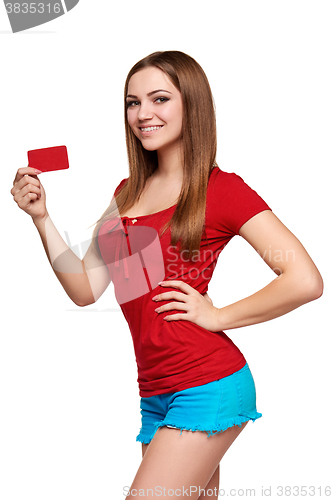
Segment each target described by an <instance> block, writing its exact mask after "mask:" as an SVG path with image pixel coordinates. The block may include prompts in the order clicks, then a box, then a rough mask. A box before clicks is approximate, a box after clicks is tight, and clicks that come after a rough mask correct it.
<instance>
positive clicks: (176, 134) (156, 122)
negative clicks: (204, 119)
mask: <svg viewBox="0 0 333 500" xmlns="http://www.w3.org/2000/svg"><path fill="white" fill-rule="evenodd" d="M152 89H157V90H152ZM133 98H134V99H135V100H133ZM126 102H127V121H128V124H129V126H130V127H131V129H132V131H133V133H134V134H135V136H136V137H137V138H138V139H139V140H140V141H141V143H142V146H143V147H144V148H145V149H146V150H148V151H157V155H158V162H159V166H160V168H161V165H162V157H163V152H164V151H165V150H166V149H167V151H168V156H170V155H173V156H174V158H175V160H176V161H177V162H179V161H181V156H180V153H181V134H182V122H183V120H182V116H183V105H182V97H181V93H180V92H179V90H178V89H177V88H176V87H175V86H174V85H173V84H172V82H171V81H170V79H169V78H168V77H167V75H166V74H165V73H164V72H163V71H161V70H160V69H159V68H152V67H149V68H145V69H143V70H141V71H138V72H137V73H135V74H134V75H133V76H132V78H131V79H130V81H129V84H128V95H127V98H126Z"/></svg>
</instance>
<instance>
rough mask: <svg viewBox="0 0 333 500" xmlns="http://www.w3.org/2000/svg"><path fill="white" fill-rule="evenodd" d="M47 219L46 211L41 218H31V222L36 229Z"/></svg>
mask: <svg viewBox="0 0 333 500" xmlns="http://www.w3.org/2000/svg"><path fill="white" fill-rule="evenodd" d="M48 217H49V214H48V211H46V212H45V214H44V215H42V216H36V217H31V218H32V222H33V223H34V224H35V226H36V227H37V228H38V227H40V226H41V225H44V224H45V221H46V219H47V218H48Z"/></svg>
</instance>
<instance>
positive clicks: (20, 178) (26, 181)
mask: <svg viewBox="0 0 333 500" xmlns="http://www.w3.org/2000/svg"><path fill="white" fill-rule="evenodd" d="M24 172H26V173H24ZM40 185H41V183H40V181H39V179H38V178H37V174H36V172H35V169H34V168H31V167H26V168H19V169H18V171H17V173H16V177H15V179H14V182H13V187H12V189H11V190H10V192H11V194H12V195H13V196H14V198H15V196H16V195H17V194H18V192H19V191H21V190H22V191H24V193H23V195H26V194H27V192H28V191H30V192H32V193H36V194H38V198H40V195H41V189H40ZM15 201H17V200H15Z"/></svg>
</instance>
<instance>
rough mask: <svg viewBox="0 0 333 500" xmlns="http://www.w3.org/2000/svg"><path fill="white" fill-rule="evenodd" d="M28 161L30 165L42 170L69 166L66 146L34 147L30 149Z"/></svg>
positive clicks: (46, 170) (49, 170)
mask: <svg viewBox="0 0 333 500" xmlns="http://www.w3.org/2000/svg"><path fill="white" fill-rule="evenodd" d="M28 161H29V167H32V168H36V169H37V170H41V171H42V172H51V171H52V170H64V169H65V168H69V163H68V155H67V148H66V146H55V147H52V148H43V149H33V150H32V151H28Z"/></svg>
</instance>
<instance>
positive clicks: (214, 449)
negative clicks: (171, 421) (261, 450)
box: [126, 422, 247, 500]
mask: <svg viewBox="0 0 333 500" xmlns="http://www.w3.org/2000/svg"><path fill="white" fill-rule="evenodd" d="M246 424H247V422H245V423H244V424H242V426H241V427H238V426H233V427H230V428H229V429H227V430H226V431H224V432H221V433H220V434H216V435H215V436H211V437H209V438H208V437H207V434H206V433H205V432H200V431H196V432H191V431H183V433H182V434H181V435H180V432H179V429H170V428H168V427H161V428H160V429H158V431H157V432H156V434H155V437H154V439H153V440H152V441H151V442H150V444H149V445H143V446H142V449H143V455H144V457H143V459H142V462H141V465H140V467H139V469H138V472H137V474H136V476H135V478H134V481H133V483H132V486H131V490H133V496H132V495H131V494H130V495H129V496H128V497H126V498H131V499H133V498H136V497H137V496H138V494H139V490H140V489H141V490H142V491H144V492H145V495H146V496H148V495H150V496H149V498H175V495H176V494H177V498H192V499H194V500H198V499H199V498H200V495H201V496H202V498H205V496H204V488H206V489H207V490H208V489H214V487H215V485H216V480H217V479H218V464H219V462H220V460H221V459H222V457H223V455H224V454H225V453H226V451H227V450H228V448H229V447H230V446H231V444H232V443H233V442H234V440H235V439H236V438H237V436H239V434H240V433H241V431H242V430H243V429H244V427H245V426H246ZM216 471H217V472H216ZM216 487H217V488H218V486H216ZM200 488H201V490H200ZM168 490H170V494H169V496H168ZM180 493H182V494H183V495H184V496H183V495H182V494H180ZM211 498H213V497H211Z"/></svg>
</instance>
